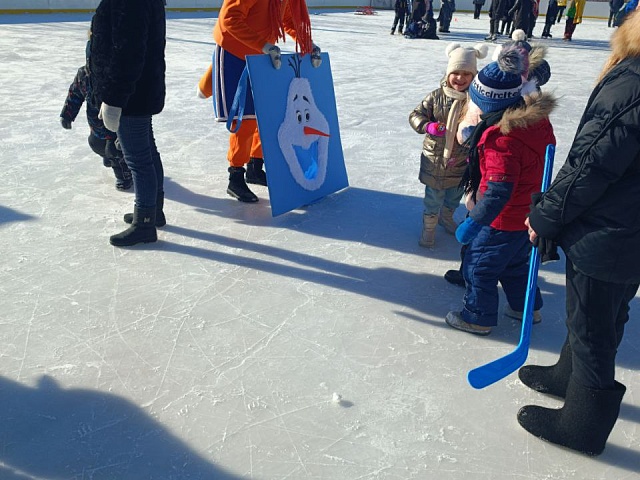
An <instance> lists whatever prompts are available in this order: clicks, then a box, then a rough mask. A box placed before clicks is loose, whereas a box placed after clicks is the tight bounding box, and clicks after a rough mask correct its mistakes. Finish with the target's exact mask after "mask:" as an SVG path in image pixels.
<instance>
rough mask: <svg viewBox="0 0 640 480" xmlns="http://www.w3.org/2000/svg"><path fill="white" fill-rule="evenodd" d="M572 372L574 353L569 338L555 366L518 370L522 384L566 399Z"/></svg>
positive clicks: (529, 366)
mask: <svg viewBox="0 0 640 480" xmlns="http://www.w3.org/2000/svg"><path fill="white" fill-rule="evenodd" d="M572 370H573V352H572V350H571V344H569V338H568V337H567V339H566V340H565V342H564V345H563V346H562V350H561V351H560V358H559V359H558V362H557V363H556V364H555V365H551V366H549V367H542V366H539V365H526V366H524V367H522V368H521V369H520V370H518V377H520V381H521V382H522V383H524V384H525V385H526V386H527V387H529V388H532V389H533V390H535V391H536V392H540V393H546V394H549V395H554V396H556V397H560V398H564V397H565V395H566V394H567V386H568V385H569V379H570V378H571V372H572Z"/></svg>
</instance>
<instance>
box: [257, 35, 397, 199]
mask: <svg viewBox="0 0 640 480" xmlns="http://www.w3.org/2000/svg"><path fill="white" fill-rule="evenodd" d="M400 33H402V32H400ZM263 165H264V160H262V159H261V158H251V159H250V160H249V163H247V174H246V176H245V178H246V180H247V183H253V184H255V185H263V186H265V187H266V186H267V174H266V173H265V172H264V170H262V166H263Z"/></svg>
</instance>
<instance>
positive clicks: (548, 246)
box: [531, 193, 560, 263]
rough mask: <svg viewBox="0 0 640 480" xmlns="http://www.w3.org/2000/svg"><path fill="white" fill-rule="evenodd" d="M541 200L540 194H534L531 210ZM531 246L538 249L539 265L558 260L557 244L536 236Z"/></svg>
mask: <svg viewBox="0 0 640 480" xmlns="http://www.w3.org/2000/svg"><path fill="white" fill-rule="evenodd" d="M541 199H542V193H534V194H533V195H531V210H533V209H534V208H535V206H536V205H537V204H538V203H540V200H541ZM533 245H534V246H536V247H538V252H540V262H541V263H547V262H556V261H558V260H560V255H558V244H557V243H556V242H555V241H553V240H551V239H549V238H543V237H541V236H539V235H537V236H536V238H535V240H534V241H533Z"/></svg>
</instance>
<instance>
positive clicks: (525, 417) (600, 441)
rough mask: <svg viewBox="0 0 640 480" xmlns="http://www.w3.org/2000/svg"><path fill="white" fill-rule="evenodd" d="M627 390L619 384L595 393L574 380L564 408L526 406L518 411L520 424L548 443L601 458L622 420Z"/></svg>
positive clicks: (616, 383)
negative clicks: (620, 416) (616, 424)
mask: <svg viewBox="0 0 640 480" xmlns="http://www.w3.org/2000/svg"><path fill="white" fill-rule="evenodd" d="M625 391H626V387H625V386H624V385H622V384H621V383H619V382H615V385H614V388H613V389H611V390H595V389H592V388H587V387H583V386H582V385H579V384H578V383H577V382H576V381H575V380H573V379H572V380H571V381H570V382H569V386H568V387H567V396H566V399H565V402H564V406H563V407H562V408H560V409H553V408H544V407H539V406H537V405H526V406H524V407H522V408H521V409H520V411H519V412H518V423H519V424H520V425H521V426H522V427H523V428H524V429H525V430H526V431H527V432H529V433H531V434H532V435H535V436H536V437H539V438H541V439H543V440H546V441H547V442H551V443H555V444H556V445H561V446H563V447H567V448H570V449H572V450H576V451H578V452H581V453H585V454H587V455H600V454H601V453H602V451H603V450H604V447H605V444H606V443H607V439H608V438H609V434H610V433H611V430H613V426H614V425H615V423H616V420H617V419H618V414H619V413H620V403H621V402H622V397H623V396H624V393H625Z"/></svg>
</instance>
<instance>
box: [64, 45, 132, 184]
mask: <svg viewBox="0 0 640 480" xmlns="http://www.w3.org/2000/svg"><path fill="white" fill-rule="evenodd" d="M89 51H90V41H89V42H87V63H86V64H85V65H83V66H82V67H80V68H79V69H78V73H76V76H75V78H74V79H73V83H72V84H71V85H70V86H69V93H68V94H67V98H66V99H65V102H64V107H62V112H61V113H60V123H61V124H62V128H64V129H66V130H70V129H71V124H72V122H73V121H74V120H75V119H76V117H77V116H78V113H79V112H80V108H81V107H82V104H83V103H85V102H86V104H87V122H88V123H89V129H90V133H89V138H88V141H89V146H90V147H91V150H93V151H94V152H95V153H97V154H98V155H100V156H101V157H102V164H103V165H104V166H105V167H111V168H112V169H113V173H114V175H115V177H116V188H117V189H118V190H128V189H130V188H131V185H132V183H133V182H132V177H131V171H130V170H129V167H127V164H126V163H125V161H124V157H123V155H122V152H121V151H120V150H119V149H118V148H117V147H116V140H117V134H116V133H115V132H112V131H110V130H107V128H106V127H105V126H104V123H102V120H100V119H99V118H98V113H99V111H100V104H99V103H98V104H96V102H95V99H94V97H93V94H92V88H91V75H90V72H89Z"/></svg>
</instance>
